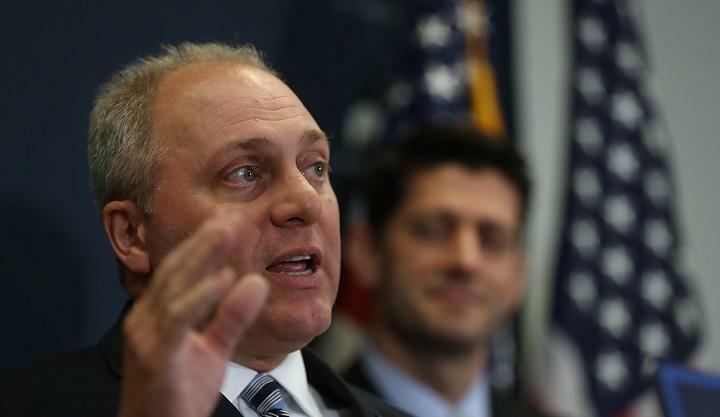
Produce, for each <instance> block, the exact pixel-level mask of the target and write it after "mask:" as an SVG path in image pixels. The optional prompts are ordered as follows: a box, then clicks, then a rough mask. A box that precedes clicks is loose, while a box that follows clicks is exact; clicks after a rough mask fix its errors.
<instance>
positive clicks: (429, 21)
mask: <svg viewBox="0 0 720 417" xmlns="http://www.w3.org/2000/svg"><path fill="white" fill-rule="evenodd" d="M417 36H418V40H419V41H420V45H422V46H423V47H426V48H430V47H434V48H441V47H443V46H445V45H446V44H447V42H448V40H449V39H450V27H448V25H447V24H446V23H445V22H443V20H442V19H440V18H439V17H437V16H434V15H433V16H429V17H426V18H425V19H423V20H421V21H420V22H419V23H418V26H417Z"/></svg>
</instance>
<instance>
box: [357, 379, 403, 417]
mask: <svg viewBox="0 0 720 417" xmlns="http://www.w3.org/2000/svg"><path fill="white" fill-rule="evenodd" d="M350 391H351V392H352V393H353V395H354V396H355V397H356V398H357V399H358V401H360V402H363V403H364V404H366V405H367V406H368V407H369V408H371V409H372V410H374V411H375V415H376V416H382V417H395V416H396V417H410V415H409V414H407V413H405V412H404V411H401V410H398V409H397V408H395V407H393V406H392V405H390V404H388V403H386V402H385V401H384V400H382V399H380V398H378V397H377V396H375V395H374V394H371V393H369V392H367V391H365V390H363V389H360V388H356V387H353V386H350Z"/></svg>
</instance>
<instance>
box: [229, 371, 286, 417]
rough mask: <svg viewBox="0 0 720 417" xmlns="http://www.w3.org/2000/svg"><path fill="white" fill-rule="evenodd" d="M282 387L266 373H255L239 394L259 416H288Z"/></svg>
mask: <svg viewBox="0 0 720 417" xmlns="http://www.w3.org/2000/svg"><path fill="white" fill-rule="evenodd" d="M282 391H283V388H282V387H281V386H280V384H278V382H277V381H275V380H274V379H273V377H271V376H270V375H268V374H257V375H255V378H253V380H252V381H250V383H249V384H248V386H247V387H245V389H244V390H243V391H242V392H241V393H240V396H241V397H242V399H243V400H245V401H246V402H247V403H248V404H250V406H252V408H254V409H255V411H257V413H258V414H260V416H261V417H290V413H288V412H287V409H286V408H285V402H283V399H282Z"/></svg>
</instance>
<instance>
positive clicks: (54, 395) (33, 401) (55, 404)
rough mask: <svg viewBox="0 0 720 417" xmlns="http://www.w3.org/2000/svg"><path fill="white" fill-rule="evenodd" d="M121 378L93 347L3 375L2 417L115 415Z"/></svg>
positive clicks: (0, 388)
mask: <svg viewBox="0 0 720 417" xmlns="http://www.w3.org/2000/svg"><path fill="white" fill-rule="evenodd" d="M119 387H120V385H119V380H118V379H117V377H116V376H115V375H114V374H113V373H112V371H111V369H110V368H109V367H108V365H107V363H106V360H105V357H104V355H103V354H102V352H101V350H100V348H98V347H90V348H85V349H82V350H78V351H75V352H71V353H67V354H65V355H62V356H60V357H57V358H55V359H52V360H47V361H44V362H40V363H38V364H36V365H34V366H32V367H31V368H29V369H26V370H22V371H15V372H11V373H7V374H5V375H3V376H2V377H0V416H37V415H43V416H74V417H78V416H79V417H82V416H91V415H113V414H115V412H116V411H115V410H117V405H118V399H119Z"/></svg>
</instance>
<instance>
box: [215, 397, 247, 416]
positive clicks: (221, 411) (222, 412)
mask: <svg viewBox="0 0 720 417" xmlns="http://www.w3.org/2000/svg"><path fill="white" fill-rule="evenodd" d="M212 417H242V414H241V413H240V411H238V409H237V408H235V406H234V405H233V404H232V403H231V402H230V401H228V399H227V398H225V396H224V395H222V394H220V401H218V405H217V407H215V411H213V413H212Z"/></svg>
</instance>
